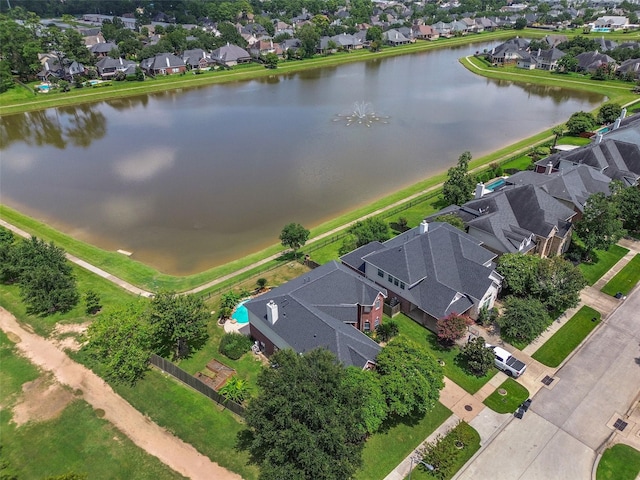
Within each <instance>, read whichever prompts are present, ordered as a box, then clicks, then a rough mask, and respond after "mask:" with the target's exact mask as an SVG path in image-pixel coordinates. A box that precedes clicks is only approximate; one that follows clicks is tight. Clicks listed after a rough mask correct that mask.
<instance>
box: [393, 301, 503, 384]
mask: <svg viewBox="0 0 640 480" xmlns="http://www.w3.org/2000/svg"><path fill="white" fill-rule="evenodd" d="M393 320H395V321H396V322H397V323H398V327H399V328H400V335H401V336H406V337H408V338H411V339H412V340H414V341H416V342H418V343H420V344H421V345H423V346H425V347H427V348H428V349H429V350H430V351H431V353H433V355H434V356H435V357H436V358H437V359H440V360H443V361H444V362H445V364H444V367H443V369H444V374H445V375H446V376H447V377H448V378H449V379H451V380H453V381H454V382H455V383H456V384H458V385H459V386H460V387H462V388H463V389H465V390H466V391H467V392H469V393H475V392H477V391H478V390H480V389H481V388H482V386H483V385H484V384H485V383H487V382H488V381H489V380H491V378H492V377H493V376H494V375H495V374H496V373H497V372H498V370H497V369H495V368H494V367H491V369H490V370H489V372H488V373H487V374H486V375H485V376H483V377H476V376H475V375H471V374H469V373H467V371H466V369H465V367H466V365H465V362H464V361H463V360H462V359H461V358H460V357H459V355H458V354H459V353H460V350H459V349H458V348H457V347H454V348H450V349H449V348H444V347H442V346H441V345H440V344H439V342H438V337H437V336H436V335H435V334H434V333H433V332H431V331H429V330H427V329H426V328H424V327H423V326H422V325H419V324H418V323H416V322H414V321H413V320H411V319H410V318H409V317H407V316H406V315H404V314H398V315H396V316H395V317H393Z"/></svg>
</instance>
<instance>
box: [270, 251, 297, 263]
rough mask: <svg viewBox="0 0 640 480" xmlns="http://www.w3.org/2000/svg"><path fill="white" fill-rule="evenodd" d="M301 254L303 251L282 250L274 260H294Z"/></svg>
mask: <svg viewBox="0 0 640 480" xmlns="http://www.w3.org/2000/svg"><path fill="white" fill-rule="evenodd" d="M302 255H303V253H302V252H300V251H297V252H295V253H294V252H293V251H292V250H289V251H286V252H282V254H281V255H280V256H279V257H278V258H276V260H277V261H279V262H294V261H296V260H298V259H299V258H301V257H302Z"/></svg>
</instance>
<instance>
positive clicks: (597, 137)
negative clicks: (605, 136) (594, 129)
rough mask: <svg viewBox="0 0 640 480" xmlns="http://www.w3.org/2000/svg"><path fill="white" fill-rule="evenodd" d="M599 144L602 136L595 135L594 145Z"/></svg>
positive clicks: (599, 134)
mask: <svg viewBox="0 0 640 480" xmlns="http://www.w3.org/2000/svg"><path fill="white" fill-rule="evenodd" d="M600 142H602V134H601V133H596V141H595V142H594V143H595V144H596V145H598V144H599V143H600Z"/></svg>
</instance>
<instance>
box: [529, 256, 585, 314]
mask: <svg viewBox="0 0 640 480" xmlns="http://www.w3.org/2000/svg"><path fill="white" fill-rule="evenodd" d="M586 285H587V281H586V280H585V279H584V275H582V272H581V271H580V269H579V268H578V267H576V266H575V265H573V264H572V263H571V262H569V261H567V260H565V259H564V258H562V257H551V258H543V259H542V260H541V261H540V262H539V263H538V269H537V275H536V279H535V281H534V283H533V285H532V288H531V292H530V293H531V295H532V296H534V298H537V299H538V300H540V301H541V302H542V304H543V305H544V306H545V307H546V308H547V310H548V311H549V312H557V313H559V312H564V311H565V310H566V309H568V308H573V307H575V306H577V305H578V303H579V302H580V291H581V290H582V289H583V288H584V287H585V286H586Z"/></svg>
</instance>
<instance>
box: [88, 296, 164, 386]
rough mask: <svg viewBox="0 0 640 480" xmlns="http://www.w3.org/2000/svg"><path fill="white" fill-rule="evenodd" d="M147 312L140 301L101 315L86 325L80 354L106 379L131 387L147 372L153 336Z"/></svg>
mask: <svg viewBox="0 0 640 480" xmlns="http://www.w3.org/2000/svg"><path fill="white" fill-rule="evenodd" d="M146 308H147V304H146V303H145V302H144V301H142V300H140V301H138V302H136V303H133V304H130V305H127V306H125V307H121V308H119V309H116V310H113V311H111V312H110V313H106V314H102V315H100V316H99V317H98V318H97V319H96V320H95V321H94V322H93V323H92V324H91V325H89V328H88V329H87V337H88V339H89V341H88V343H87V344H86V345H85V346H84V347H83V350H84V351H85V352H87V354H88V355H89V357H90V358H93V359H94V360H97V361H98V362H99V363H100V364H101V365H102V367H103V368H104V374H105V376H106V378H107V379H109V380H113V381H115V382H122V383H128V384H134V383H135V382H136V381H138V380H139V379H140V378H142V376H143V375H144V373H145V372H146V371H147V368H148V365H149V358H150V357H151V353H152V351H153V350H152V339H153V332H152V328H151V326H150V325H149V323H148V321H147V319H146V314H145V311H146Z"/></svg>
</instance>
